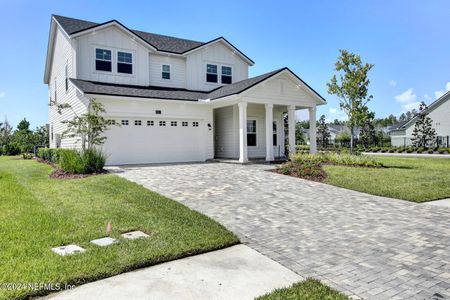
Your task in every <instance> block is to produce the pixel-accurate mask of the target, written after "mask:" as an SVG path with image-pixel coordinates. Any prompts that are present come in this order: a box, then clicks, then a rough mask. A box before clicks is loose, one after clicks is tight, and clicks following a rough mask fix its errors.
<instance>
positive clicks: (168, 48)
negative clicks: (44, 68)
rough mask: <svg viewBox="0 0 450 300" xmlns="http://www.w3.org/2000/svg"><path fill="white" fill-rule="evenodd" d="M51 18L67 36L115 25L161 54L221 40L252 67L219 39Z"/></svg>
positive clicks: (195, 47) (111, 21) (55, 16)
mask: <svg viewBox="0 0 450 300" xmlns="http://www.w3.org/2000/svg"><path fill="white" fill-rule="evenodd" d="M53 18H54V19H55V20H56V21H57V22H58V23H59V24H60V25H61V27H62V29H63V30H64V31H65V32H66V33H67V34H68V35H74V34H79V33H82V32H84V31H87V30H90V29H95V28H97V27H100V26H105V25H108V24H113V23H116V24H118V25H120V26H121V27H123V28H124V29H125V30H127V31H128V32H130V33H131V34H134V35H136V36H137V37H139V38H140V39H141V40H142V41H143V42H145V43H147V44H148V45H150V46H151V47H153V48H154V49H156V50H157V51H161V52H167V53H174V54H185V53H187V52H190V51H194V50H197V49H199V48H201V47H203V46H207V45H209V44H212V43H215V42H217V41H219V40H222V41H223V42H224V43H226V44H227V45H228V46H229V47H231V48H233V49H234V50H235V51H237V52H238V53H239V54H240V55H241V56H242V57H243V59H244V60H246V61H247V62H248V63H249V64H251V65H253V64H254V61H253V60H251V59H250V58H249V57H248V56H246V55H245V54H244V53H242V52H241V51H240V50H239V49H237V48H236V47H235V46H234V45H232V44H231V43H230V42H228V41H227V40H226V39H225V38H223V37H219V38H216V39H213V40H211V41H209V42H199V41H193V40H188V39H183V38H177V37H172V36H167V35H161V34H156V33H150V32H144V31H140V30H134V29H129V28H128V27H126V26H124V25H123V24H122V23H120V22H119V21H117V20H110V21H107V22H104V23H94V22H90V21H85V20H79V19H74V18H69V17H64V16H58V15H53Z"/></svg>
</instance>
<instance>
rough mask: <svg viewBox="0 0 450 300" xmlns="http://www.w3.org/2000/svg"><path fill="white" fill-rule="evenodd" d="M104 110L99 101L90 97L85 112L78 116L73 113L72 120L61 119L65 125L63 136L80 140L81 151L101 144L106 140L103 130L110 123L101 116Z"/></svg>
mask: <svg viewBox="0 0 450 300" xmlns="http://www.w3.org/2000/svg"><path fill="white" fill-rule="evenodd" d="M65 108H70V107H68V106H66V107H64V108H62V109H65ZM105 112H106V111H105V109H104V108H103V105H102V104H101V103H100V102H97V101H96V100H95V99H91V100H90V102H89V107H88V112H87V113H84V114H82V115H79V116H78V115H75V117H73V119H72V120H65V121H62V123H63V124H66V125H67V129H66V130H65V131H64V132H63V137H70V138H78V139H79V141H81V149H82V150H83V152H85V151H86V149H89V150H91V149H92V148H93V147H94V146H96V145H103V143H104V142H105V140H106V137H105V136H103V132H105V130H106V129H108V128H109V126H110V125H112V124H111V123H109V122H108V120H106V119H105V118H104V117H103V114H104V113H105ZM114 125H116V124H114Z"/></svg>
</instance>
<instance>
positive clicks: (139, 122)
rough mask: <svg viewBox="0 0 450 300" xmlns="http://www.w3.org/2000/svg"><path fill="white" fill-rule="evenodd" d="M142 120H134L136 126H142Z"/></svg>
mask: <svg viewBox="0 0 450 300" xmlns="http://www.w3.org/2000/svg"><path fill="white" fill-rule="evenodd" d="M141 125H142V121H141V120H134V126H141Z"/></svg>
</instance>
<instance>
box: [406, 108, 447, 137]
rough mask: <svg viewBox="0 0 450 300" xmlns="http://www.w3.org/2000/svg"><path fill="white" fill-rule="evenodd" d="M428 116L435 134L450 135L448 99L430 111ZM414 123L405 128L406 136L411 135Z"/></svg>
mask: <svg viewBox="0 0 450 300" xmlns="http://www.w3.org/2000/svg"><path fill="white" fill-rule="evenodd" d="M428 116H429V117H430V118H431V120H433V128H434V129H435V130H436V135H437V136H448V135H450V99H449V100H447V101H445V102H443V103H442V104H441V105H439V106H438V107H436V108H435V109H434V110H433V111H431V112H430V113H429V114H428ZM413 130H414V124H412V125H411V126H409V127H408V128H406V136H407V137H412V132H413Z"/></svg>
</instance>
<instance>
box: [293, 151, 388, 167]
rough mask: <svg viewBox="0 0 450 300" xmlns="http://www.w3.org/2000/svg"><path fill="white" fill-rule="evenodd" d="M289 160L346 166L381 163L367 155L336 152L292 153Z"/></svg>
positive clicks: (365, 165) (373, 165)
mask: <svg viewBox="0 0 450 300" xmlns="http://www.w3.org/2000/svg"><path fill="white" fill-rule="evenodd" d="M291 161H293V162H295V163H305V162H311V163H315V164H321V163H328V164H336V165H347V166H363V167H380V166H382V163H380V162H379V161H377V160H376V159H375V158H373V157H370V156H367V155H351V154H337V153H318V154H294V155H292V156H291Z"/></svg>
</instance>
